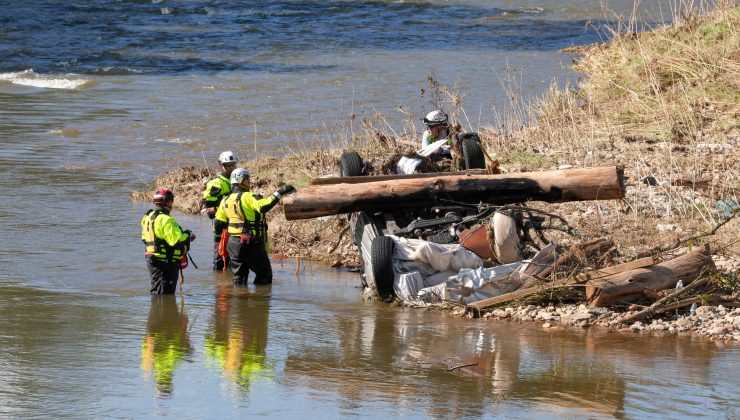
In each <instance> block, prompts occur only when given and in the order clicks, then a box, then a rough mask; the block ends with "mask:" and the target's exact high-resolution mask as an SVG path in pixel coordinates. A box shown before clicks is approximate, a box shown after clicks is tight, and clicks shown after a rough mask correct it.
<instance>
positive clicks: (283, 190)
mask: <svg viewBox="0 0 740 420" xmlns="http://www.w3.org/2000/svg"><path fill="white" fill-rule="evenodd" d="M277 192H278V194H280V195H288V194H290V193H293V192H295V187H294V186H292V185H290V184H287V185H283V186H282V187H280V188H279V189H278V190H277Z"/></svg>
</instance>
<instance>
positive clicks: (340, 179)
mask: <svg viewBox="0 0 740 420" xmlns="http://www.w3.org/2000/svg"><path fill="white" fill-rule="evenodd" d="M485 174H486V170H485V169H468V170H467V171H457V172H428V173H423V174H406V175H368V176H330V177H326V178H314V179H312V180H311V181H310V182H309V184H310V185H335V184H365V183H368V182H377V181H392V180H394V179H414V178H434V177H437V176H455V175H485Z"/></svg>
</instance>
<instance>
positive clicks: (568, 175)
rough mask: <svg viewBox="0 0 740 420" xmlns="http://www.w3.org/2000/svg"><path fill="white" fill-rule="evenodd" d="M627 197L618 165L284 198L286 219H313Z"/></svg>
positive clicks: (374, 185) (350, 187)
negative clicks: (445, 207) (460, 205)
mask: <svg viewBox="0 0 740 420" xmlns="http://www.w3.org/2000/svg"><path fill="white" fill-rule="evenodd" d="M623 197H624V175H623V172H622V169H621V168H617V167H615V166H607V167H597V168H582V169H568V170H563V171H544V172H526V173H517V174H499V175H454V176H437V177H432V178H410V179H409V178H402V179H394V180H390V181H376V182H366V183H362V184H336V185H323V186H313V187H308V188H303V189H301V190H299V191H297V192H296V193H295V194H293V195H291V196H288V197H286V198H285V199H284V210H285V218H286V219H288V220H296V219H309V218H314V217H320V216H331V215H335V214H341V213H351V212H355V211H384V210H386V211H390V210H399V209H403V208H419V207H429V206H433V205H438V204H440V203H444V202H448V203H449V202H458V203H469V204H477V203H480V202H484V203H490V204H498V205H501V204H512V203H520V202H525V201H529V200H537V201H545V202H549V203H562V202H568V201H583V200H611V199H618V198H623Z"/></svg>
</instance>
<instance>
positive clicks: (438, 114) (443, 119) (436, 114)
mask: <svg viewBox="0 0 740 420" xmlns="http://www.w3.org/2000/svg"><path fill="white" fill-rule="evenodd" d="M424 124H426V125H428V126H429V127H433V126H435V125H445V124H447V115H445V113H444V112H442V111H440V110H435V111H432V112H430V113H428V114H427V116H426V117H424Z"/></svg>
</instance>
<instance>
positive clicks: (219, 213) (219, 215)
mask: <svg viewBox="0 0 740 420" xmlns="http://www.w3.org/2000/svg"><path fill="white" fill-rule="evenodd" d="M225 203H226V200H221V204H220V205H219V206H218V210H216V217H215V219H216V221H218V222H223V223H228V222H229V218H228V217H226V209H225Z"/></svg>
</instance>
